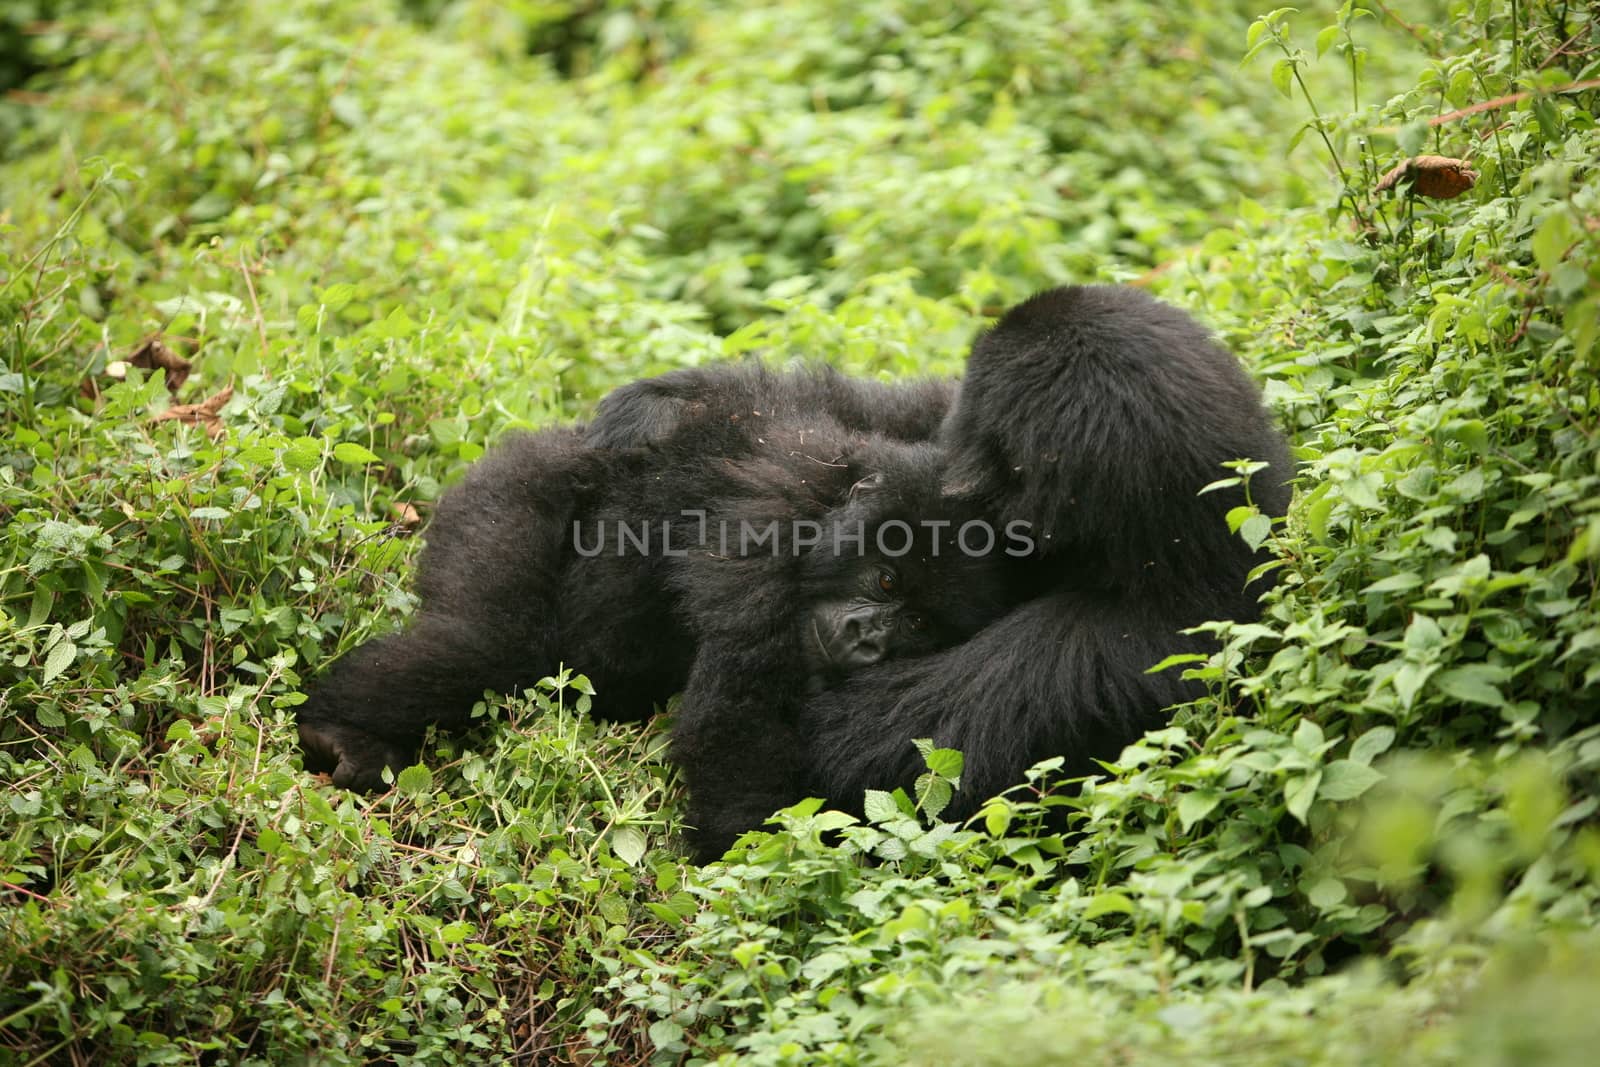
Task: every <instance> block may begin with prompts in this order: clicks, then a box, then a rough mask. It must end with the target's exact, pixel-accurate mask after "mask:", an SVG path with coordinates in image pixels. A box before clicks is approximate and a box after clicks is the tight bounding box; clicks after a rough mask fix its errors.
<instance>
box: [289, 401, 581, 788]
mask: <svg viewBox="0 0 1600 1067" xmlns="http://www.w3.org/2000/svg"><path fill="white" fill-rule="evenodd" d="M581 452H582V445H581V444H580V443H579V441H578V439H577V435H576V434H575V433H572V432H570V431H564V430H562V431H548V432H545V433H542V434H536V435H531V436H526V437H517V438H512V439H510V440H509V441H507V442H505V443H504V444H502V445H501V446H500V447H499V448H497V449H496V450H495V451H494V452H493V453H491V454H490V455H489V456H488V457H486V458H485V459H484V460H483V461H482V462H481V463H479V464H477V465H475V466H474V467H473V468H472V469H471V470H470V471H469V472H468V474H467V477H466V478H465V479H463V481H462V483H461V485H459V486H457V487H456V488H455V489H453V490H451V492H450V493H448V494H447V495H446V496H445V497H444V498H443V499H442V500H441V501H440V505H439V510H438V512H437V514H436V515H435V516H434V518H433V522H432V524H431V525H430V526H429V528H428V533H427V537H428V542H429V544H428V547H427V548H426V549H424V551H423V553H422V558H421V560H420V561H419V566H418V572H417V591H418V593H419V594H420V596H421V599H422V606H421V609H420V610H419V612H418V614H417V617H416V618H415V619H414V620H413V622H412V624H411V626H410V627H409V628H408V629H406V630H405V631H403V632H400V633H396V634H391V635H388V636H385V637H380V638H378V639H376V640H374V641H370V642H368V643H367V644H364V645H362V646H361V647H360V648H358V649H356V650H355V651H354V652H351V653H350V654H349V655H347V656H345V657H344V658H343V659H341V660H339V661H338V662H337V663H335V664H334V665H333V667H332V668H331V669H330V670H329V671H328V672H327V674H325V675H324V676H323V677H322V678H320V679H319V680H318V681H317V682H316V683H315V685H314V686H313V687H312V688H311V691H310V695H309V697H308V698H307V700H306V701H305V703H303V704H301V705H300V706H299V708H297V709H296V712H295V718H296V721H297V722H298V724H299V729H300V739H301V743H302V745H303V746H304V748H305V752H306V768H307V769H308V770H312V771H332V772H333V780H334V783H335V784H336V785H339V786H342V787H345V788H349V789H360V790H368V789H376V788H379V787H380V786H381V784H382V778H381V775H382V772H383V768H384V767H385V766H388V767H391V768H395V769H398V768H400V767H403V766H405V765H407V764H408V763H410V762H411V761H412V757H413V756H414V754H415V752H416V749H417V744H418V743H419V742H420V741H421V739H422V734H423V732H424V731H425V730H426V729H427V728H428V727H429V726H430V725H433V724H436V723H437V724H439V725H440V726H443V727H445V728H450V727H455V726H460V725H461V724H463V723H464V722H465V721H466V719H467V716H468V714H469V713H470V711H471V709H472V705H473V703H474V702H476V701H477V700H479V699H481V698H482V696H483V693H484V691H485V690H486V689H487V690H497V691H500V692H510V691H511V690H513V689H515V688H517V687H518V686H521V685H528V684H531V683H532V682H534V681H537V680H538V679H539V678H540V677H543V676H544V675H545V674H549V673H551V672H552V671H554V669H555V668H556V665H557V664H556V662H555V639H556V630H555V627H556V611H557V608H558V600H559V595H560V585H559V583H560V565H561V561H562V559H563V549H564V546H565V539H566V537H567V526H568V522H569V519H570V517H571V513H572V506H573V499H574V496H575V493H576V488H575V485H574V476H575V467H576V464H577V463H578V461H579V460H580V459H581Z"/></svg>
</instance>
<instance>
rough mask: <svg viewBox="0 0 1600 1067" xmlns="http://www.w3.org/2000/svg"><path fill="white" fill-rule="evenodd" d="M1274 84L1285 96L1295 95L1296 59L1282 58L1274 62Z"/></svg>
mask: <svg viewBox="0 0 1600 1067" xmlns="http://www.w3.org/2000/svg"><path fill="white" fill-rule="evenodd" d="M1272 85H1273V88H1275V89H1277V90H1278V92H1280V93H1282V94H1283V95H1284V96H1285V97H1288V96H1293V95H1294V61H1293V60H1289V59H1280V60H1278V61H1277V62H1276V63H1274V64H1272Z"/></svg>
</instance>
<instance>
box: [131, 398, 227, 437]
mask: <svg viewBox="0 0 1600 1067" xmlns="http://www.w3.org/2000/svg"><path fill="white" fill-rule="evenodd" d="M232 398H233V386H231V385H230V386H227V387H225V388H223V389H222V390H221V391H219V392H216V393H213V394H212V395H210V396H208V397H206V398H205V399H204V400H202V401H201V402H200V403H198V404H174V405H172V406H171V407H170V408H168V409H167V410H165V411H163V412H161V413H160V414H159V415H157V416H156V417H155V418H154V419H152V420H150V421H152V422H166V421H167V420H168V419H177V420H178V421H179V422H183V423H188V424H189V425H190V426H204V427H205V430H206V433H207V434H208V435H210V436H211V437H212V438H213V439H214V438H218V437H221V436H222V435H223V434H224V433H226V432H227V431H226V429H225V427H224V426H223V425H222V417H221V415H219V414H218V412H220V411H221V410H222V406H223V405H224V404H226V403H227V402H228V401H229V400H231V399H232Z"/></svg>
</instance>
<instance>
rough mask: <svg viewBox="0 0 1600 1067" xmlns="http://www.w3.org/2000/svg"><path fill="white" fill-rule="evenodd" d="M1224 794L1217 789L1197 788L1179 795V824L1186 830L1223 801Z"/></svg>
mask: <svg viewBox="0 0 1600 1067" xmlns="http://www.w3.org/2000/svg"><path fill="white" fill-rule="evenodd" d="M1221 801H1222V794H1221V793H1220V792H1218V791H1217V790H1215V789H1196V790H1193V791H1191V792H1187V793H1184V794H1183V795H1182V796H1180V797H1178V825H1180V826H1182V827H1183V829H1184V830H1185V831H1188V829H1189V828H1190V827H1191V826H1193V825H1194V824H1195V823H1197V822H1199V821H1200V820H1201V819H1203V818H1205V817H1206V816H1207V815H1210V814H1211V813H1212V811H1214V810H1215V809H1216V806H1217V805H1218V804H1219V803H1221Z"/></svg>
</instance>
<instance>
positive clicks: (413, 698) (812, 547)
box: [298, 375, 1009, 808]
mask: <svg viewBox="0 0 1600 1067" xmlns="http://www.w3.org/2000/svg"><path fill="white" fill-rule="evenodd" d="M774 380H775V381H777V382H779V383H780V384H779V385H778V388H779V389H780V390H781V389H783V388H785V387H784V386H783V385H782V384H781V383H782V382H784V381H792V382H794V383H796V384H795V385H794V388H795V389H797V390H799V389H802V388H807V389H809V388H814V387H815V383H816V381H817V380H818V376H816V375H794V376H787V377H778V378H775V379H774ZM775 407H777V406H776V405H775ZM582 433H583V431H582V429H581V428H578V429H555V430H549V431H545V432H542V433H538V434H532V435H525V436H518V437H514V438H511V439H510V440H508V441H507V442H506V443H504V444H503V445H501V446H500V447H498V448H497V449H495V450H494V452H492V453H491V454H490V455H489V456H487V457H485V459H484V460H483V461H481V462H480V463H478V464H476V465H475V466H474V467H473V468H472V469H471V470H470V471H469V472H468V474H467V477H466V478H464V479H463V481H462V482H461V484H460V485H459V486H457V487H455V488H454V489H452V490H451V491H450V492H449V493H447V494H446V495H445V497H444V498H443V499H442V500H441V501H440V505H439V509H438V512H437V514H436V516H435V518H434V520H433V524H432V525H431V527H430V528H429V533H428V545H427V547H426V549H425V550H424V552H423V555H422V558H421V560H420V562H419V568H418V574H417V592H418V594H419V596H420V599H421V605H420V608H419V610H418V613H417V616H416V618H415V620H414V621H413V623H412V625H411V626H410V628H409V629H407V630H405V631H403V632H401V633H397V634H393V635H389V636H386V637H381V638H378V639H376V640H374V641H371V642H368V643H367V644H365V645H363V646H361V647H360V648H358V649H356V650H355V651H354V652H353V653H351V654H350V655H348V656H347V657H345V658H344V659H342V660H341V661H340V662H338V663H336V664H335V665H334V666H333V668H332V669H331V670H330V671H329V672H328V673H327V674H326V675H325V676H324V677H323V678H321V679H319V681H318V683H317V684H316V686H315V687H314V689H313V690H312V691H311V693H310V695H309V697H308V699H307V700H306V702H305V703H304V704H302V705H301V707H300V709H299V711H298V721H299V730H300V738H301V743H302V746H303V747H304V749H305V753H306V766H307V769H309V770H314V771H331V772H332V774H333V780H334V782H335V784H337V785H340V786H343V787H346V788H351V789H363V790H367V789H375V788H379V787H381V785H382V773H383V769H384V768H385V767H390V768H395V769H398V768H399V767H402V766H405V765H406V764H408V763H410V762H411V760H412V757H413V755H414V754H415V752H416V748H417V745H418V743H419V742H420V740H421V738H422V735H423V733H424V732H425V731H426V729H427V728H428V727H429V726H432V725H437V726H440V727H443V728H455V727H459V726H461V725H463V724H464V723H465V722H466V720H467V719H468V717H469V715H470V711H471V708H472V705H473V703H474V702H475V701H476V700H478V699H480V698H481V696H482V694H483V693H484V692H485V691H486V690H492V691H496V692H512V691H514V690H517V689H522V688H526V687H528V686H531V685H532V684H533V683H534V682H536V681H538V680H539V679H540V678H543V677H546V676H548V675H552V674H554V673H556V671H557V670H558V669H559V668H560V666H561V665H562V664H566V665H569V666H571V667H573V668H574V669H576V670H579V671H582V672H584V673H585V674H587V675H588V676H589V678H590V680H591V681H592V682H593V683H594V685H595V688H596V690H597V696H596V704H595V711H596V713H597V714H599V715H602V716H604V717H607V718H613V719H638V718H643V717H645V716H648V715H649V714H650V713H651V711H652V710H653V708H654V706H655V705H656V704H659V703H663V702H665V701H666V699H667V698H668V697H670V696H671V695H672V694H674V693H676V692H678V691H680V690H682V689H683V688H684V686H685V684H686V682H687V681H688V680H689V666H690V661H691V658H692V657H693V656H694V652H695V650H696V648H698V647H699V646H700V644H701V642H702V640H703V636H704V635H705V634H707V633H718V634H721V633H726V632H743V633H747V634H749V635H751V637H752V639H767V638H770V637H771V636H772V635H773V633H774V628H777V629H781V630H782V631H783V634H784V637H785V639H786V640H787V641H789V642H790V645H789V647H790V650H791V651H790V653H789V655H788V660H789V661H790V662H792V664H793V666H794V670H795V672H797V673H798V675H799V676H798V678H796V679H795V680H794V681H793V684H794V686H795V688H794V692H796V693H799V692H807V691H809V692H816V691H820V690H821V689H823V688H825V687H826V686H827V685H829V684H832V683H833V682H836V681H837V680H838V679H839V678H841V677H843V676H844V675H845V674H846V673H847V672H849V671H851V670H853V669H856V668H857V667H859V666H862V665H865V664H867V663H877V662H882V661H884V660H889V659H894V658H903V657H906V656H912V655H920V654H923V653H926V652H931V651H934V650H936V649H938V648H942V647H948V646H949V645H951V644H954V643H955V642H957V641H959V640H961V639H962V638H964V637H965V636H967V635H968V634H971V633H973V632H975V631H976V630H977V629H978V628H980V627H981V626H982V625H984V623H986V622H987V621H989V619H991V618H993V617H996V616H997V615H998V614H999V613H1000V612H1001V611H1002V610H1003V609H1004V607H1005V605H1006V603H1007V601H1008V600H1009V593H1008V591H1007V588H1006V579H1005V575H1006V574H1007V573H1008V567H1007V561H1006V560H1005V558H1004V557H1003V556H1001V555H1000V554H999V553H994V554H991V555H989V556H986V557H982V558H976V557H969V556H960V555H952V554H946V555H945V556H944V558H938V556H937V552H936V549H935V554H933V555H929V554H928V552H927V551H924V548H925V545H924V541H925V539H923V540H919V539H918V538H917V537H915V536H912V537H909V538H901V539H900V540H896V541H893V542H892V543H890V544H887V545H880V544H879V536H878V535H879V533H880V532H881V527H882V525H883V523H884V522H886V521H888V520H891V519H899V520H900V522H899V526H908V522H907V519H915V520H921V519H923V518H925V517H931V518H935V519H939V518H944V519H945V520H946V521H953V520H954V519H956V518H958V516H954V515H946V512H947V510H948V509H946V508H945V507H944V505H943V504H942V500H941V494H940V476H941V473H942V470H943V463H942V458H941V456H940V454H939V453H938V451H937V449H935V448H934V447H933V446H931V445H928V444H912V443H908V442H905V441H902V440H897V439H894V438H891V437H885V436H881V435H877V434H873V433H869V432H865V431H863V430H860V429H847V428H845V427H844V426H842V425H841V424H840V423H839V422H838V421H836V420H834V419H832V418H830V417H829V416H827V415H826V414H822V413H813V414H810V415H802V414H799V413H790V414H775V415H774V414H769V415H766V416H763V417H761V418H745V419H734V418H714V419H708V420H705V421H703V422H702V423H699V424H696V425H692V426H688V427H685V428H681V429H680V430H679V431H678V432H675V433H673V434H671V435H669V439H668V440H665V441H662V442H659V443H658V444H655V445H653V446H650V447H618V448H607V447H593V446H591V445H589V444H586V443H585V441H584V439H583V436H582ZM885 485H893V486H894V488H893V490H892V491H891V490H887V489H885V488H884V486H885ZM891 529H892V532H895V533H898V532H899V530H898V527H893V528H891ZM911 532H912V533H913V534H914V532H915V531H911ZM919 552H920V553H921V554H920V555H918V554H917V553H919ZM738 575H745V576H746V577H745V578H744V579H742V580H741V579H740V578H738V577H737V576H738ZM758 576H759V577H758ZM869 583H876V584H875V585H873V591H871V592H868V591H867V586H868V585H869ZM846 602H848V604H849V606H848V607H845V606H841V605H843V604H845V603H846ZM869 602H870V604H871V605H872V607H871V608H870V609H869V608H868V606H867V604H868V603H869ZM806 605H811V607H810V608H808V607H806ZM789 665H790V664H789V663H786V664H785V669H784V670H783V671H782V672H769V680H771V681H772V682H773V684H774V685H776V684H777V682H776V678H775V677H773V675H774V674H779V673H781V674H782V675H783V676H784V678H785V679H786V681H785V683H784V684H790V683H789V681H788V678H789V675H790V673H791V672H790V671H789V669H788V667H789ZM707 669H712V668H709V667H708V668H707ZM730 669H732V668H730ZM687 717H688V718H691V719H692V718H693V716H692V715H689V716H687ZM776 736H777V733H776V732H772V731H768V732H767V733H766V734H765V735H763V736H762V737H761V738H759V739H758V740H757V742H756V743H757V748H756V749H755V750H754V751H753V752H752V753H750V754H749V755H750V756H751V757H752V758H753V759H755V760H756V761H757V762H759V763H765V762H767V760H766V756H765V753H766V752H767V751H768V749H767V747H766V746H767V744H769V743H770V741H771V739H772V738H774V737H776ZM674 747H675V751H683V752H685V753H689V754H690V758H696V757H695V756H694V755H693V754H694V753H697V752H698V751H699V750H700V746H698V744H695V745H690V746H687V747H685V746H682V745H680V744H679V743H678V742H677V741H676V740H675V742H674ZM774 755H783V756H785V757H787V756H789V755H791V753H774ZM747 765H748V764H741V766H747ZM718 773H719V768H717V767H715V766H708V765H704V764H697V766H696V768H695V770H694V772H693V773H692V774H691V775H690V778H691V786H693V782H694V781H704V782H710V781H713V780H714V779H715V776H716V775H717V774H718ZM694 807H696V808H698V807H699V804H698V803H697V802H696V803H694Z"/></svg>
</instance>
